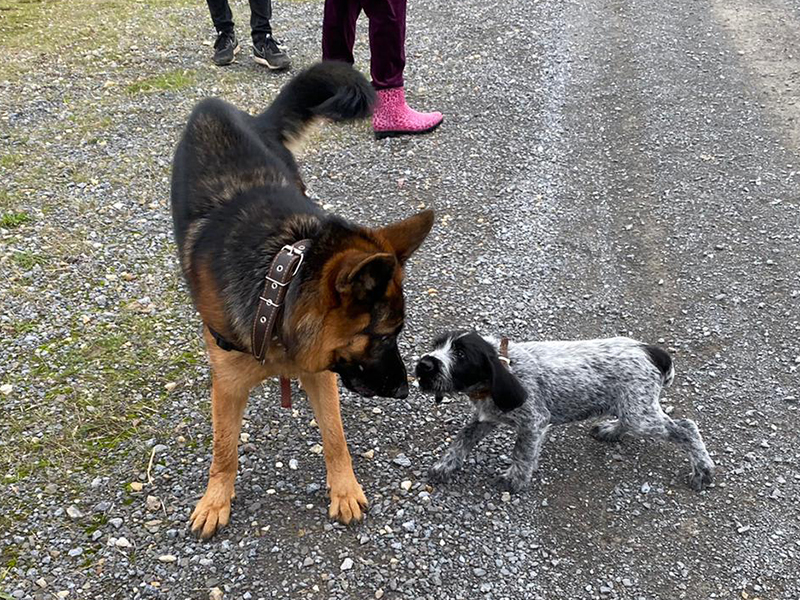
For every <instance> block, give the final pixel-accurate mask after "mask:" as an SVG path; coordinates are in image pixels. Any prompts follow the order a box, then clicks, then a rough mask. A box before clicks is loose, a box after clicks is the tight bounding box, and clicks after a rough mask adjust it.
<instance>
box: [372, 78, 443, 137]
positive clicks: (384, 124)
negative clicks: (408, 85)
mask: <svg viewBox="0 0 800 600" xmlns="http://www.w3.org/2000/svg"><path fill="white" fill-rule="evenodd" d="M443 120H444V117H443V116H442V113H440V112H431V113H420V112H417V111H415V110H412V109H411V108H410V107H409V106H408V104H406V94H405V91H404V90H403V88H401V87H398V88H390V89H388V90H378V104H377V105H376V107H375V112H374V114H373V115H372V128H373V129H374V130H375V139H378V140H379V139H381V138H385V137H393V136H397V135H410V134H419V133H429V132H431V131H433V130H434V129H436V128H437V127H438V126H439V125H441V124H442V121H443Z"/></svg>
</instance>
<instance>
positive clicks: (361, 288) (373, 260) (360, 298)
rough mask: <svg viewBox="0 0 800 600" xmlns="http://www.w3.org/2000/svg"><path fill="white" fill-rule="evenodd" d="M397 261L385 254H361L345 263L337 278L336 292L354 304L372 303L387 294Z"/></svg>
mask: <svg viewBox="0 0 800 600" xmlns="http://www.w3.org/2000/svg"><path fill="white" fill-rule="evenodd" d="M396 266H397V259H396V258H395V257H394V256H392V255H391V254H387V253H385V252H383V253H380V254H366V253H359V254H358V255H355V256H352V257H350V258H349V259H348V260H346V261H344V264H343V265H342V266H341V268H340V269H339V274H338V275H337V276H336V291H337V292H339V294H341V295H342V296H344V297H347V298H349V299H350V300H351V301H353V302H358V303H365V302H372V301H373V300H375V299H376V298H380V297H381V296H383V295H384V294H385V293H386V286H387V285H389V281H391V279H392V276H393V275H394V269H395V267H396Z"/></svg>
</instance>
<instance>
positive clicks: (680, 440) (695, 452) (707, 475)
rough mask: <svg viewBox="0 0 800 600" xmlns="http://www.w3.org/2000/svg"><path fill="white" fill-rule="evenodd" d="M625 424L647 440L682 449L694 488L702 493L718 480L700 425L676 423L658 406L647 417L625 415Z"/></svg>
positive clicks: (683, 421)
mask: <svg viewBox="0 0 800 600" xmlns="http://www.w3.org/2000/svg"><path fill="white" fill-rule="evenodd" d="M623 421H624V423H625V425H626V426H627V427H628V428H630V431H631V433H633V434H636V435H639V436H641V437H646V438H660V439H665V440H669V441H670V442H672V443H674V444H676V445H678V446H680V447H681V448H683V450H684V451H685V452H686V454H687V455H688V457H689V463H690V464H691V466H692V476H691V479H690V481H689V484H690V485H691V487H692V489H695V490H697V491H700V490H702V489H703V488H704V487H706V486H707V485H709V484H710V483H711V482H712V481H713V479H714V462H713V461H712V460H711V457H710V456H709V454H708V450H706V445H705V443H703V438H702V437H701V436H700V431H699V430H698V428H697V424H696V423H695V422H694V421H692V420H691V419H677V420H672V419H671V418H670V417H669V415H667V414H666V413H664V412H663V411H662V410H661V407H660V406H658V405H657V404H656V405H655V406H654V407H653V410H652V411H648V412H647V414H644V415H638V416H637V417H636V418H632V417H631V416H630V415H623Z"/></svg>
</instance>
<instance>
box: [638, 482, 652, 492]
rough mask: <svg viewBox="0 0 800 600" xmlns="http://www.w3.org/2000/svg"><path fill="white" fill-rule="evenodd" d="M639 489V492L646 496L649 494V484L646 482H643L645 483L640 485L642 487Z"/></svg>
mask: <svg viewBox="0 0 800 600" xmlns="http://www.w3.org/2000/svg"><path fill="white" fill-rule="evenodd" d="M639 489H640V491H641V492H642V493H643V494H648V493H650V489H651V488H650V484H649V483H647V482H646V481H645V482H644V483H643V484H642V487H641V488H639Z"/></svg>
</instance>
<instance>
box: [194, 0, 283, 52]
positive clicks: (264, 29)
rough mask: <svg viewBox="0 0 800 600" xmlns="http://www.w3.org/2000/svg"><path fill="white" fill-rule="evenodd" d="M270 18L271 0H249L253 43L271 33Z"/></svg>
mask: <svg viewBox="0 0 800 600" xmlns="http://www.w3.org/2000/svg"><path fill="white" fill-rule="evenodd" d="M209 1H210V0H209ZM270 19H272V0H250V34H251V35H252V36H253V44H255V43H256V42H258V41H260V40H263V39H264V38H265V37H266V36H268V35H272V26H271V25H270Z"/></svg>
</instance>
